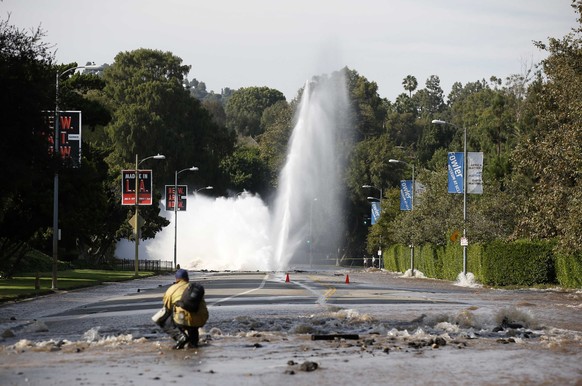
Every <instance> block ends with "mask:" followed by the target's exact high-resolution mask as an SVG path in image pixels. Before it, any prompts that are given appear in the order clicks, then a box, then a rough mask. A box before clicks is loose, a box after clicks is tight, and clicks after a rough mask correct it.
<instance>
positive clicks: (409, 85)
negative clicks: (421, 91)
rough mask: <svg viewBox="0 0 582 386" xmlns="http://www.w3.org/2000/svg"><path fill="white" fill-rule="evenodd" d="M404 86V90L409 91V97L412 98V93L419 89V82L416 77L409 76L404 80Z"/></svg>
mask: <svg viewBox="0 0 582 386" xmlns="http://www.w3.org/2000/svg"><path fill="white" fill-rule="evenodd" d="M402 86H404V89H405V90H406V91H408V97H409V98H412V92H413V91H414V90H416V88H417V87H418V81H417V80H416V77H414V76H412V75H407V76H406V78H404V79H403V80H402Z"/></svg>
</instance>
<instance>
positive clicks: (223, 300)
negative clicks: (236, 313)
mask: <svg viewBox="0 0 582 386" xmlns="http://www.w3.org/2000/svg"><path fill="white" fill-rule="evenodd" d="M268 278H269V275H268V274H266V275H265V277H263V281H262V282H261V284H260V285H259V286H258V287H257V288H253V289H250V290H246V291H244V292H241V293H238V294H235V295H232V296H229V297H227V298H222V299H218V300H216V301H214V302H212V303H210V304H208V306H209V307H212V306H214V305H215V304H218V303H222V302H226V301H228V300H230V299H234V298H236V297H238V296H243V295H246V294H250V293H251V292H255V291H258V290H260V289H263V287H264V286H265V283H266V282H267V279H268Z"/></svg>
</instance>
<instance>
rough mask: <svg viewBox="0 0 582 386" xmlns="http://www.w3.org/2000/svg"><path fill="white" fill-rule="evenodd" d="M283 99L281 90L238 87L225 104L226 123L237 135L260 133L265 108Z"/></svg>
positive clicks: (253, 135) (254, 135) (252, 135)
mask: <svg viewBox="0 0 582 386" xmlns="http://www.w3.org/2000/svg"><path fill="white" fill-rule="evenodd" d="M284 100H285V95H283V93H282V92H281V91H279V90H275V89H272V88H268V87H247V88H241V89H238V90H237V91H235V92H234V93H233V95H232V96H231V97H230V98H229V100H228V103H227V104H226V125H227V126H228V127H229V128H230V129H233V130H235V131H236V132H237V133H238V134H239V135H243V136H251V137H256V136H258V135H260V134H261V133H262V128H261V117H262V116H263V112H264V111H265V109H266V108H267V107H269V106H272V105H274V104H275V103H277V102H278V101H284Z"/></svg>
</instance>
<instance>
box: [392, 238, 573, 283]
mask: <svg viewBox="0 0 582 386" xmlns="http://www.w3.org/2000/svg"><path fill="white" fill-rule="evenodd" d="M554 250H555V243H554V242H550V241H529V240H519V241H515V242H503V241H494V242H491V243H488V244H485V245H482V244H477V243H476V244H472V245H469V246H468V247H467V272H471V273H473V275H474V276H475V279H476V280H477V281H478V282H480V283H483V284H487V285H492V286H509V285H517V286H532V285H538V284H539V285H547V284H559V285H561V286H562V287H569V288H582V255H580V254H578V255H563V254H556V253H555V252H554ZM384 267H385V268H386V269H387V270H390V271H395V272H405V271H406V270H408V269H410V248H409V247H408V245H402V244H394V245H391V246H390V247H389V248H388V249H387V250H386V251H385V253H384ZM414 267H415V269H418V270H419V271H421V272H422V273H423V274H424V275H425V276H427V277H433V278H437V279H444V280H451V281H453V280H456V279H457V277H458V275H459V273H460V272H462V271H463V248H462V247H461V246H460V245H459V244H458V243H455V244H447V245H446V246H435V245H431V244H425V245H422V246H417V247H416V248H415V257H414Z"/></svg>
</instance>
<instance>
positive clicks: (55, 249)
mask: <svg viewBox="0 0 582 386" xmlns="http://www.w3.org/2000/svg"><path fill="white" fill-rule="evenodd" d="M81 68H85V69H88V70H102V69H103V66H95V65H87V66H76V67H71V68H68V69H66V70H65V71H63V72H57V74H56V82H55V115H54V122H53V124H54V126H55V134H54V140H53V141H54V155H55V156H57V157H59V158H60V151H59V134H60V133H59V79H60V77H61V76H63V75H65V74H66V73H69V72H72V71H75V70H77V69H81ZM58 260H59V169H58V166H57V167H56V170H55V177H54V189H53V275H52V276H53V277H52V289H53V290H55V289H57V272H58Z"/></svg>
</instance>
